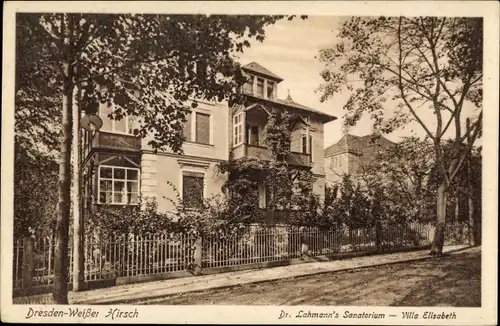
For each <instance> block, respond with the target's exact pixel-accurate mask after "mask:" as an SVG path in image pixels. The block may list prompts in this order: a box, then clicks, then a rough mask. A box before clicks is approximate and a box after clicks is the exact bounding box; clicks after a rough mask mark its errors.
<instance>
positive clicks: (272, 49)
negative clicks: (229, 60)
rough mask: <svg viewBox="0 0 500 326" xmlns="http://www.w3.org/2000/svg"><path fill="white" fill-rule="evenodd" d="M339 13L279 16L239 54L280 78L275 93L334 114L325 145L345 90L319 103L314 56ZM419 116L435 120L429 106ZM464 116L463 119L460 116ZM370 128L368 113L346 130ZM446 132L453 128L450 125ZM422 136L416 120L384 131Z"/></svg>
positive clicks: (337, 132) (337, 128)
mask: <svg viewBox="0 0 500 326" xmlns="http://www.w3.org/2000/svg"><path fill="white" fill-rule="evenodd" d="M343 19H346V18H342V17H335V16H309V17H308V19H306V20H302V19H300V18H299V17H296V18H295V19H293V20H292V21H288V20H286V19H283V20H281V21H278V22H277V23H276V24H275V25H272V26H269V27H266V39H265V40H264V42H262V43H260V42H257V41H253V42H251V47H250V48H247V49H245V52H244V53H243V54H239V60H240V62H241V63H242V64H248V63H250V62H252V61H255V62H257V63H259V64H260V65H262V66H264V67H265V68H267V69H268V70H270V71H272V72H273V73H275V74H277V75H278V76H280V77H281V78H283V79H284V80H283V81H282V82H281V83H280V84H279V85H278V97H279V98H285V97H286V96H287V95H288V90H290V95H291V97H292V99H293V100H294V101H295V102H297V103H300V104H303V105H306V106H309V107H312V108H315V109H317V110H320V111H323V112H326V113H328V114H331V115H334V116H336V117H337V118H338V120H335V121H333V122H330V123H328V124H326V125H325V126H324V136H325V138H324V143H325V148H326V147H328V146H330V145H332V144H334V143H336V142H337V141H338V140H339V139H340V138H341V137H342V116H343V114H344V112H343V110H342V107H343V105H344V104H345V102H346V101H347V99H348V97H349V93H347V92H343V93H338V94H336V95H335V96H334V97H333V98H331V99H329V100H328V101H326V102H324V103H321V102H320V101H319V99H320V93H319V92H316V89H317V88H318V87H319V85H320V84H321V83H322V78H321V77H320V75H319V73H320V72H321V70H322V69H323V64H322V63H320V62H319V59H317V58H315V57H316V56H317V55H319V50H320V49H321V48H324V47H327V46H332V45H334V44H335V43H336V39H337V37H336V36H337V33H338V30H339V28H340V24H341V22H342V20H343ZM425 111H426V112H424V113H423V114H422V116H421V118H422V120H424V122H426V124H428V123H430V124H432V121H434V120H435V117H434V115H433V114H432V112H431V111H430V110H425ZM464 120H465V119H464ZM371 132H372V124H371V121H370V119H369V118H368V117H364V118H362V119H361V120H360V121H359V122H358V123H357V125H356V126H355V127H352V128H351V129H350V130H349V133H351V134H354V135H358V136H363V135H367V134H369V133H371ZM450 132H454V131H453V130H451V128H450ZM411 135H414V136H419V137H423V136H424V135H425V132H424V130H423V128H422V127H421V126H420V125H418V124H416V123H413V124H410V125H407V126H406V127H405V128H404V129H402V130H396V131H394V132H393V133H391V134H389V135H385V137H387V138H388V139H390V140H392V141H398V140H399V139H401V137H404V136H411Z"/></svg>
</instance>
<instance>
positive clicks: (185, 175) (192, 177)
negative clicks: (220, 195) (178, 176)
mask: <svg viewBox="0 0 500 326" xmlns="http://www.w3.org/2000/svg"><path fill="white" fill-rule="evenodd" d="M203 179H204V174H203V173H200V172H188V171H183V172H182V200H183V202H184V205H185V206H186V207H187V208H196V207H201V206H202V205H203V198H204V194H203V188H204V186H203Z"/></svg>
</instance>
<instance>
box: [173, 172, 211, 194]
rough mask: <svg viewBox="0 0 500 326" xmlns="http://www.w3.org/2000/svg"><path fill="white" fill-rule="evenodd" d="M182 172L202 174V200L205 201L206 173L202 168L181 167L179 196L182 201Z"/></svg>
mask: <svg viewBox="0 0 500 326" xmlns="http://www.w3.org/2000/svg"><path fill="white" fill-rule="evenodd" d="M184 172H193V173H200V174H203V199H204V200H205V199H207V171H206V169H204V168H195V167H183V168H181V173H180V176H179V194H180V197H181V199H182V200H184Z"/></svg>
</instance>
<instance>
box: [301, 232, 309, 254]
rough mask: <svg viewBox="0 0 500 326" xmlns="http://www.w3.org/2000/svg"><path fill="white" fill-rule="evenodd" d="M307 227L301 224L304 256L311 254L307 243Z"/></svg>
mask: <svg viewBox="0 0 500 326" xmlns="http://www.w3.org/2000/svg"><path fill="white" fill-rule="evenodd" d="M305 229H306V228H305V227H303V226H301V227H300V228H299V233H300V244H301V250H300V252H301V254H302V256H306V257H307V256H308V255H309V246H308V244H307V241H306V231H305Z"/></svg>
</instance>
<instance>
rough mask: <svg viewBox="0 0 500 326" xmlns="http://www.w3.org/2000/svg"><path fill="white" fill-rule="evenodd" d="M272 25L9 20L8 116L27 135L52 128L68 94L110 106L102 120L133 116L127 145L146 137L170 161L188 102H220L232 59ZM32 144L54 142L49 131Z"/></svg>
mask: <svg viewBox="0 0 500 326" xmlns="http://www.w3.org/2000/svg"><path fill="white" fill-rule="evenodd" d="M282 18H283V16H223V15H209V16H207V15H171V16H167V15H142V14H62V13H57V14H42V13H41V14H18V16H17V24H16V26H17V27H16V28H17V30H16V32H17V53H18V55H17V56H16V61H17V62H16V67H17V70H16V75H17V79H16V100H17V103H18V105H17V106H16V109H17V111H16V112H18V113H19V114H18V116H19V117H23V116H29V117H32V119H34V120H31V122H30V125H35V126H37V127H36V129H42V128H43V129H44V130H45V129H47V128H48V127H46V122H45V120H48V121H47V123H48V124H56V125H57V123H58V121H59V120H58V117H59V115H60V112H61V110H60V107H61V100H62V96H61V87H62V86H63V84H65V85H66V86H68V87H74V86H77V87H78V88H79V89H80V90H81V103H80V105H81V107H82V108H87V107H89V103H90V101H91V100H92V99H98V100H99V101H100V102H101V103H107V104H109V105H112V104H114V103H115V104H119V105H117V106H115V107H114V108H115V109H114V111H113V113H112V114H111V115H112V118H114V119H117V120H119V119H122V118H123V117H124V116H125V115H132V116H137V117H139V118H140V123H139V125H138V126H137V128H136V130H135V131H134V133H135V134H136V135H137V136H141V137H145V136H146V135H151V136H153V137H152V139H151V141H150V145H151V146H152V147H153V148H154V149H165V148H171V149H172V150H173V151H174V152H180V151H181V148H182V140H183V137H182V136H183V135H182V127H183V123H184V121H185V118H184V116H185V114H186V112H188V111H189V110H190V107H189V105H188V103H187V102H188V99H205V100H215V101H221V100H223V99H225V98H227V97H228V96H229V95H230V94H231V93H232V92H233V91H234V87H235V83H234V78H233V77H234V73H235V70H236V69H237V65H235V61H234V53H237V52H242V51H243V50H244V49H245V48H247V47H249V46H250V41H251V40H252V39H255V40H258V41H263V40H264V39H265V30H264V28H265V27H266V26H267V25H269V24H273V23H274V22H276V21H277V20H279V19H282ZM64 64H67V65H68V71H67V72H65V71H64ZM191 105H192V106H196V102H195V101H193V102H191ZM36 108H39V109H40V110H38V111H41V112H37V110H36ZM19 122H20V123H21V120H20V121H19ZM24 123H28V121H25V122H24ZM39 135H40V136H44V137H47V138H50V139H47V143H48V144H51V145H55V144H56V143H57V138H56V137H57V129H56V130H55V133H49V134H45V135H44V133H43V132H40V133H39Z"/></svg>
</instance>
